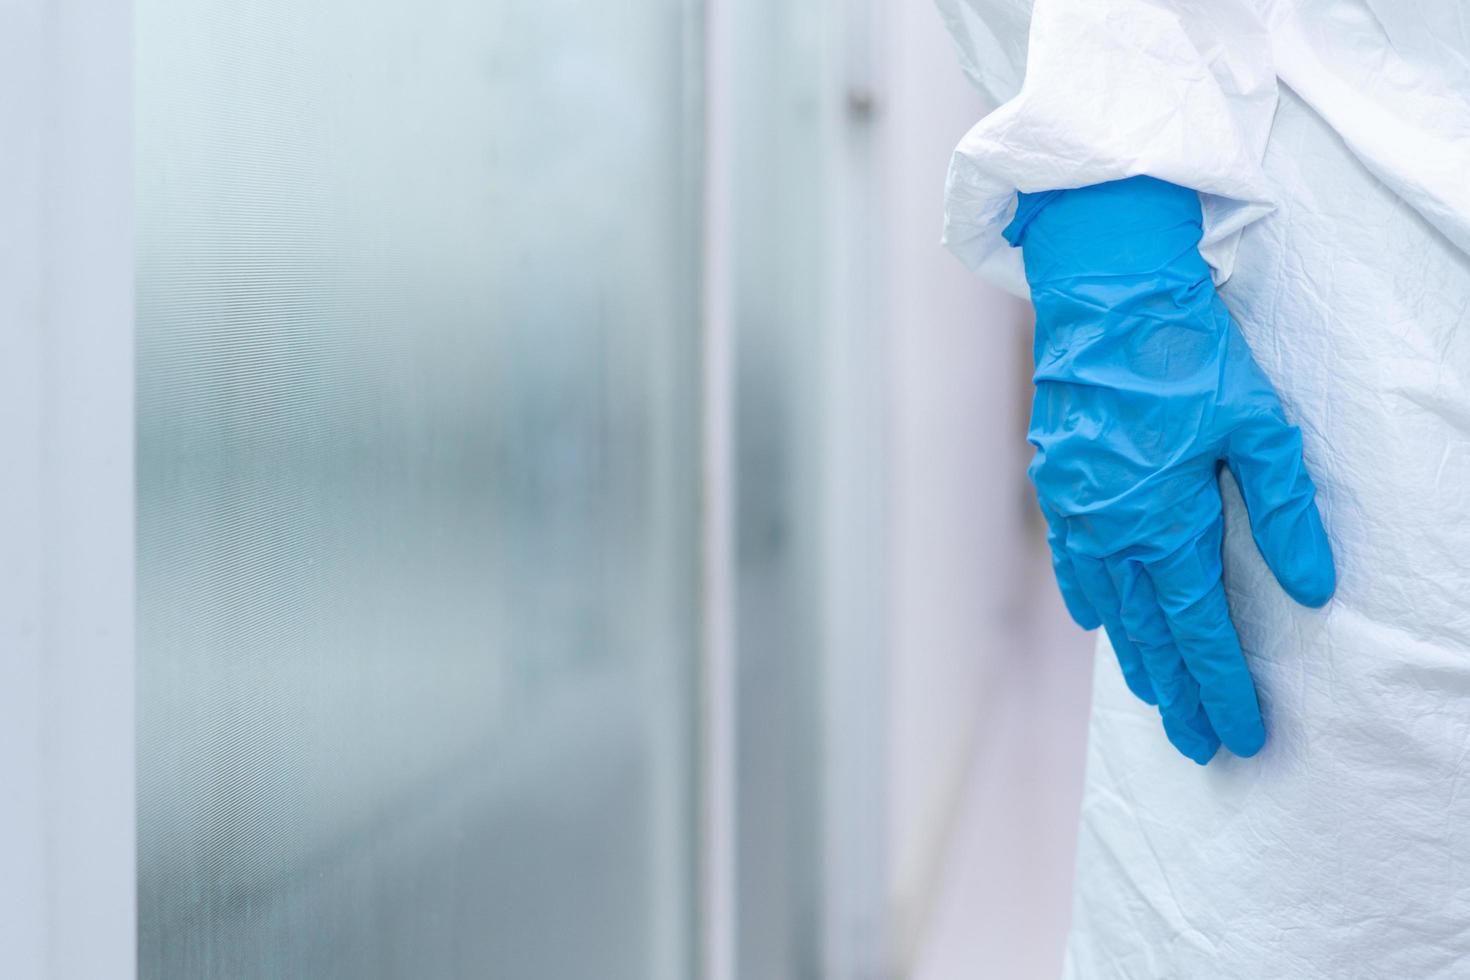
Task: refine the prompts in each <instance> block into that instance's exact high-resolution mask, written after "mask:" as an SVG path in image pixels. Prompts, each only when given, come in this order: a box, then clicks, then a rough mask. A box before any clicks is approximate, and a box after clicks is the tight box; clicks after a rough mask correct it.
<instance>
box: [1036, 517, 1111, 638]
mask: <svg viewBox="0 0 1470 980" xmlns="http://www.w3.org/2000/svg"><path fill="white" fill-rule="evenodd" d="M1037 503H1038V504H1040V506H1041V516H1042V517H1044V518H1046V543H1047V544H1048V545H1050V546H1051V566H1052V571H1053V572H1055V573H1056V577H1057V588H1058V589H1060V590H1061V593H1062V602H1063V603H1065V604H1066V606H1067V612H1068V613H1070V614H1071V616H1072V619H1073V620H1075V621H1076V623H1077V625H1078V626H1080V627H1082V628H1083V629H1085V630H1095V629H1097V628H1098V627H1099V626H1101V625H1102V616H1100V615H1098V611H1097V609H1096V608H1095V607H1094V606H1093V604H1092V603H1091V602H1090V601H1089V600H1088V598H1087V593H1085V592H1084V591H1083V590H1082V586H1081V585H1080V584H1079V583H1078V581H1077V571H1076V569H1075V568H1074V567H1073V566H1072V556H1071V555H1069V554H1067V522H1066V520H1065V519H1064V518H1063V517H1062V516H1061V515H1060V514H1058V513H1057V512H1056V511H1054V510H1052V509H1051V508H1050V507H1048V506H1047V505H1046V503H1045V502H1044V501H1042V500H1039V499H1038V500H1037Z"/></svg>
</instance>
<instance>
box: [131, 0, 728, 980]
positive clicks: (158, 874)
mask: <svg viewBox="0 0 1470 980" xmlns="http://www.w3.org/2000/svg"><path fill="white" fill-rule="evenodd" d="M136 8H137V23H136V51H137V92H136V98H137V105H136V120H137V123H136V125H137V161H136V170H137V181H138V184H137V227H138V236H139V241H138V263H139V267H138V283H137V288H138V335H139V349H138V356H137V375H138V399H139V418H138V468H139V474H138V495H139V505H138V506H139V513H138V556H139V557H138V561H139V569H138V578H139V600H138V601H139V657H140V663H139V675H140V679H139V690H138V699H139V704H138V709H139V753H140V760H139V773H138V779H139V821H140V830H139V834H140V839H139V919H140V923H139V939H140V952H139V958H140V963H139V966H140V975H141V976H142V977H144V978H181V980H184V978H187V980H201V978H227V980H245V978H255V977H270V978H287V977H291V978H295V977H301V978H313V980H316V978H336V977H342V978H353V980H363V978H376V977H382V978H415V980H420V978H441V977H442V978H462V977H506V978H515V980H527V978H554V980H579V978H594V977H595V978H597V980H617V978H628V980H661V978H669V980H673V978H683V977H687V976H689V975H690V973H691V972H692V964H693V960H694V953H693V950H692V948H691V947H692V936H693V935H694V918H695V916H694V911H693V909H694V905H695V903H694V895H693V893H694V887H693V880H694V873H693V867H694V860H693V848H694V843H693V842H694V833H693V821H694V812H693V805H692V804H693V799H694V796H695V794H694V789H693V786H694V771H693V765H694V751H693V745H694V737H693V733H694V721H693V717H694V716H693V692H694V690H695V686H694V666H695V645H694V638H695V636H696V618H697V617H696V607H695V599H696V594H695V585H696V579H695V575H694V572H695V570H696V568H697V553H696V533H695V531H696V523H695V521H696V515H697V484H696V478H697V473H698V467H697V459H698V453H697V446H696V445H695V437H696V427H697V412H696V411H695V407H696V406H697V405H698V395H699V393H698V391H696V390H694V387H693V385H694V384H695V381H694V380H693V379H696V378H697V377H698V371H697V349H698V323H697V319H696V311H697V306H698V304H697V294H696V283H697V279H698V277H697V272H698V252H697V242H698V227H697V214H698V211H697V202H698V188H697V181H696V179H695V176H696V174H697V169H696V164H697V159H698V149H699V147H698V144H697V141H696V136H697V134H698V132H699V129H700V127H699V120H698V119H697V118H695V117H693V116H692V114H691V110H690V107H691V106H697V105H698V104H699V92H698V88H697V84H696V81H697V77H696V76H697V70H698V62H697V47H696V46H694V45H695V43H696V42H697V39H698V36H699V32H698V30H697V29H693V28H696V27H697V25H695V24H692V23H691V16H690V11H689V10H688V9H686V6H685V5H684V3H683V2H682V0H679V2H673V0H636V2H634V0H627V2H620V3H616V4H609V3H599V2H595V0H577V2H566V0H551V2H548V0H514V2H506V0H496V2H486V0H421V2H417V3H413V4H409V3H401V2H400V3H388V2H383V0H352V2H346V0H312V2H264V0H261V2H241V0H137V2H136Z"/></svg>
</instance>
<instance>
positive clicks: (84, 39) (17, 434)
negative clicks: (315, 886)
mask: <svg viewBox="0 0 1470 980" xmlns="http://www.w3.org/2000/svg"><path fill="white" fill-rule="evenodd" d="M132 59H133V51H132V4H131V3H129V2H126V0H110V2H107V3H95V2H88V0H0V451H3V455H0V459H3V460H4V461H5V466H4V471H3V475H0V973H3V974H4V975H5V976H6V977H14V978H17V980H31V978H37V980H39V978H43V977H44V978H48V980H110V978H121V980H129V978H132V977H133V976H134V975H135V973H136V962H135V961H136V938H135V937H136V897H135V896H136V877H135V858H134V854H135V833H134V827H135V816H134V788H133V787H134V765H133V762H134V756H133V699H134V687H133V679H134V637H133V167H132V143H133V132H132V98H133V92H132Z"/></svg>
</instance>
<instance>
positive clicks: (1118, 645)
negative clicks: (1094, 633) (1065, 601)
mask: <svg viewBox="0 0 1470 980" xmlns="http://www.w3.org/2000/svg"><path fill="white" fill-rule="evenodd" d="M1072 566H1073V570H1074V573H1075V574H1076V576H1077V584H1078V586H1079V587H1080V588H1081V589H1082V591H1083V593H1084V594H1085V595H1086V596H1087V599H1088V601H1089V602H1090V603H1091V605H1092V607H1093V608H1094V609H1099V610H1102V611H1103V612H1102V615H1101V619H1102V624H1103V628H1104V629H1106V630H1107V631H1108V641H1109V642H1110V643H1111V644H1112V647H1113V655H1114V656H1116V657H1117V658H1118V666H1119V668H1121V669H1122V671H1123V681H1124V683H1126V684H1127V685H1128V690H1130V691H1132V692H1133V695H1134V697H1136V698H1138V700H1140V701H1142V702H1143V703H1144V704H1158V703H1159V698H1158V695H1157V694H1155V693H1154V685H1153V681H1151V680H1149V675H1148V668H1147V667H1145V666H1144V664H1143V657H1142V655H1140V654H1139V652H1138V650H1137V648H1135V647H1134V646H1133V642H1132V641H1131V640H1129V639H1128V631H1127V630H1125V629H1124V628H1123V621H1122V619H1121V618H1120V617H1119V615H1118V611H1119V608H1118V594H1117V590H1115V589H1114V588H1113V582H1112V579H1110V578H1109V577H1108V573H1107V570H1106V569H1105V568H1103V563H1102V562H1100V561H1098V560H1097V559H1095V558H1085V557H1083V556H1081V555H1074V556H1073V557H1072Z"/></svg>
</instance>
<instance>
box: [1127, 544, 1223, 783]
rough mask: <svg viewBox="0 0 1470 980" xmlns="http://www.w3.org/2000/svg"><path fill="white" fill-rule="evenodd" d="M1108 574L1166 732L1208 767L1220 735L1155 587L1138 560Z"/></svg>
mask: <svg viewBox="0 0 1470 980" xmlns="http://www.w3.org/2000/svg"><path fill="white" fill-rule="evenodd" d="M1106 571H1107V574H1108V575H1109V577H1110V578H1111V580H1112V582H1113V585H1114V587H1115V588H1116V590H1117V593H1118V598H1119V609H1120V615H1121V618H1122V620H1123V627H1124V629H1125V630H1127V632H1128V637H1129V639H1130V640H1131V642H1132V644H1133V647H1134V648H1135V649H1136V650H1137V651H1138V653H1139V655H1140V657H1141V658H1142V660H1143V664H1144V666H1145V668H1146V669H1147V670H1148V675H1149V679H1150V681H1151V682H1152V684H1153V689H1154V693H1155V694H1156V695H1157V696H1158V704H1159V715H1160V716H1161V717H1162V719H1163V722H1164V733H1165V734H1166V735H1168V737H1169V741H1170V742H1171V743H1173V745H1174V747H1175V748H1176V749H1178V750H1179V751H1180V752H1182V753H1183V754H1184V755H1185V756H1186V757H1188V758H1190V759H1192V760H1193V761H1195V762H1197V763H1199V764H1200V765H1204V764H1205V763H1207V762H1209V761H1210V759H1212V758H1213V757H1214V755H1215V752H1216V751H1217V750H1218V749H1219V748H1220V737H1219V736H1218V735H1216V733H1215V729H1214V727H1213V726H1212V725H1211V724H1210V718H1209V716H1208V714H1207V713H1206V711H1205V709H1204V707H1203V705H1202V704H1201V701H1200V687H1199V683H1198V682H1197V681H1196V680H1195V678H1194V677H1193V676H1191V675H1190V672H1189V670H1188V669H1187V667H1186V665H1185V663H1184V659H1183V657H1182V656H1181V654H1180V652H1179V650H1178V648H1177V647H1176V646H1175V644H1174V639H1173V636H1172V635H1171V634H1170V632H1169V627H1168V624H1167V622H1166V621H1165V619H1164V614H1163V610H1162V609H1160V608H1159V604H1158V600H1157V599H1156V598H1155V597H1154V592H1153V586H1152V584H1151V583H1150V582H1149V580H1148V577H1147V576H1146V575H1145V574H1144V573H1143V570H1142V568H1141V566H1140V565H1139V564H1138V563H1137V562H1133V561H1126V560H1125V561H1110V562H1108V563H1107V564H1106Z"/></svg>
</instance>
